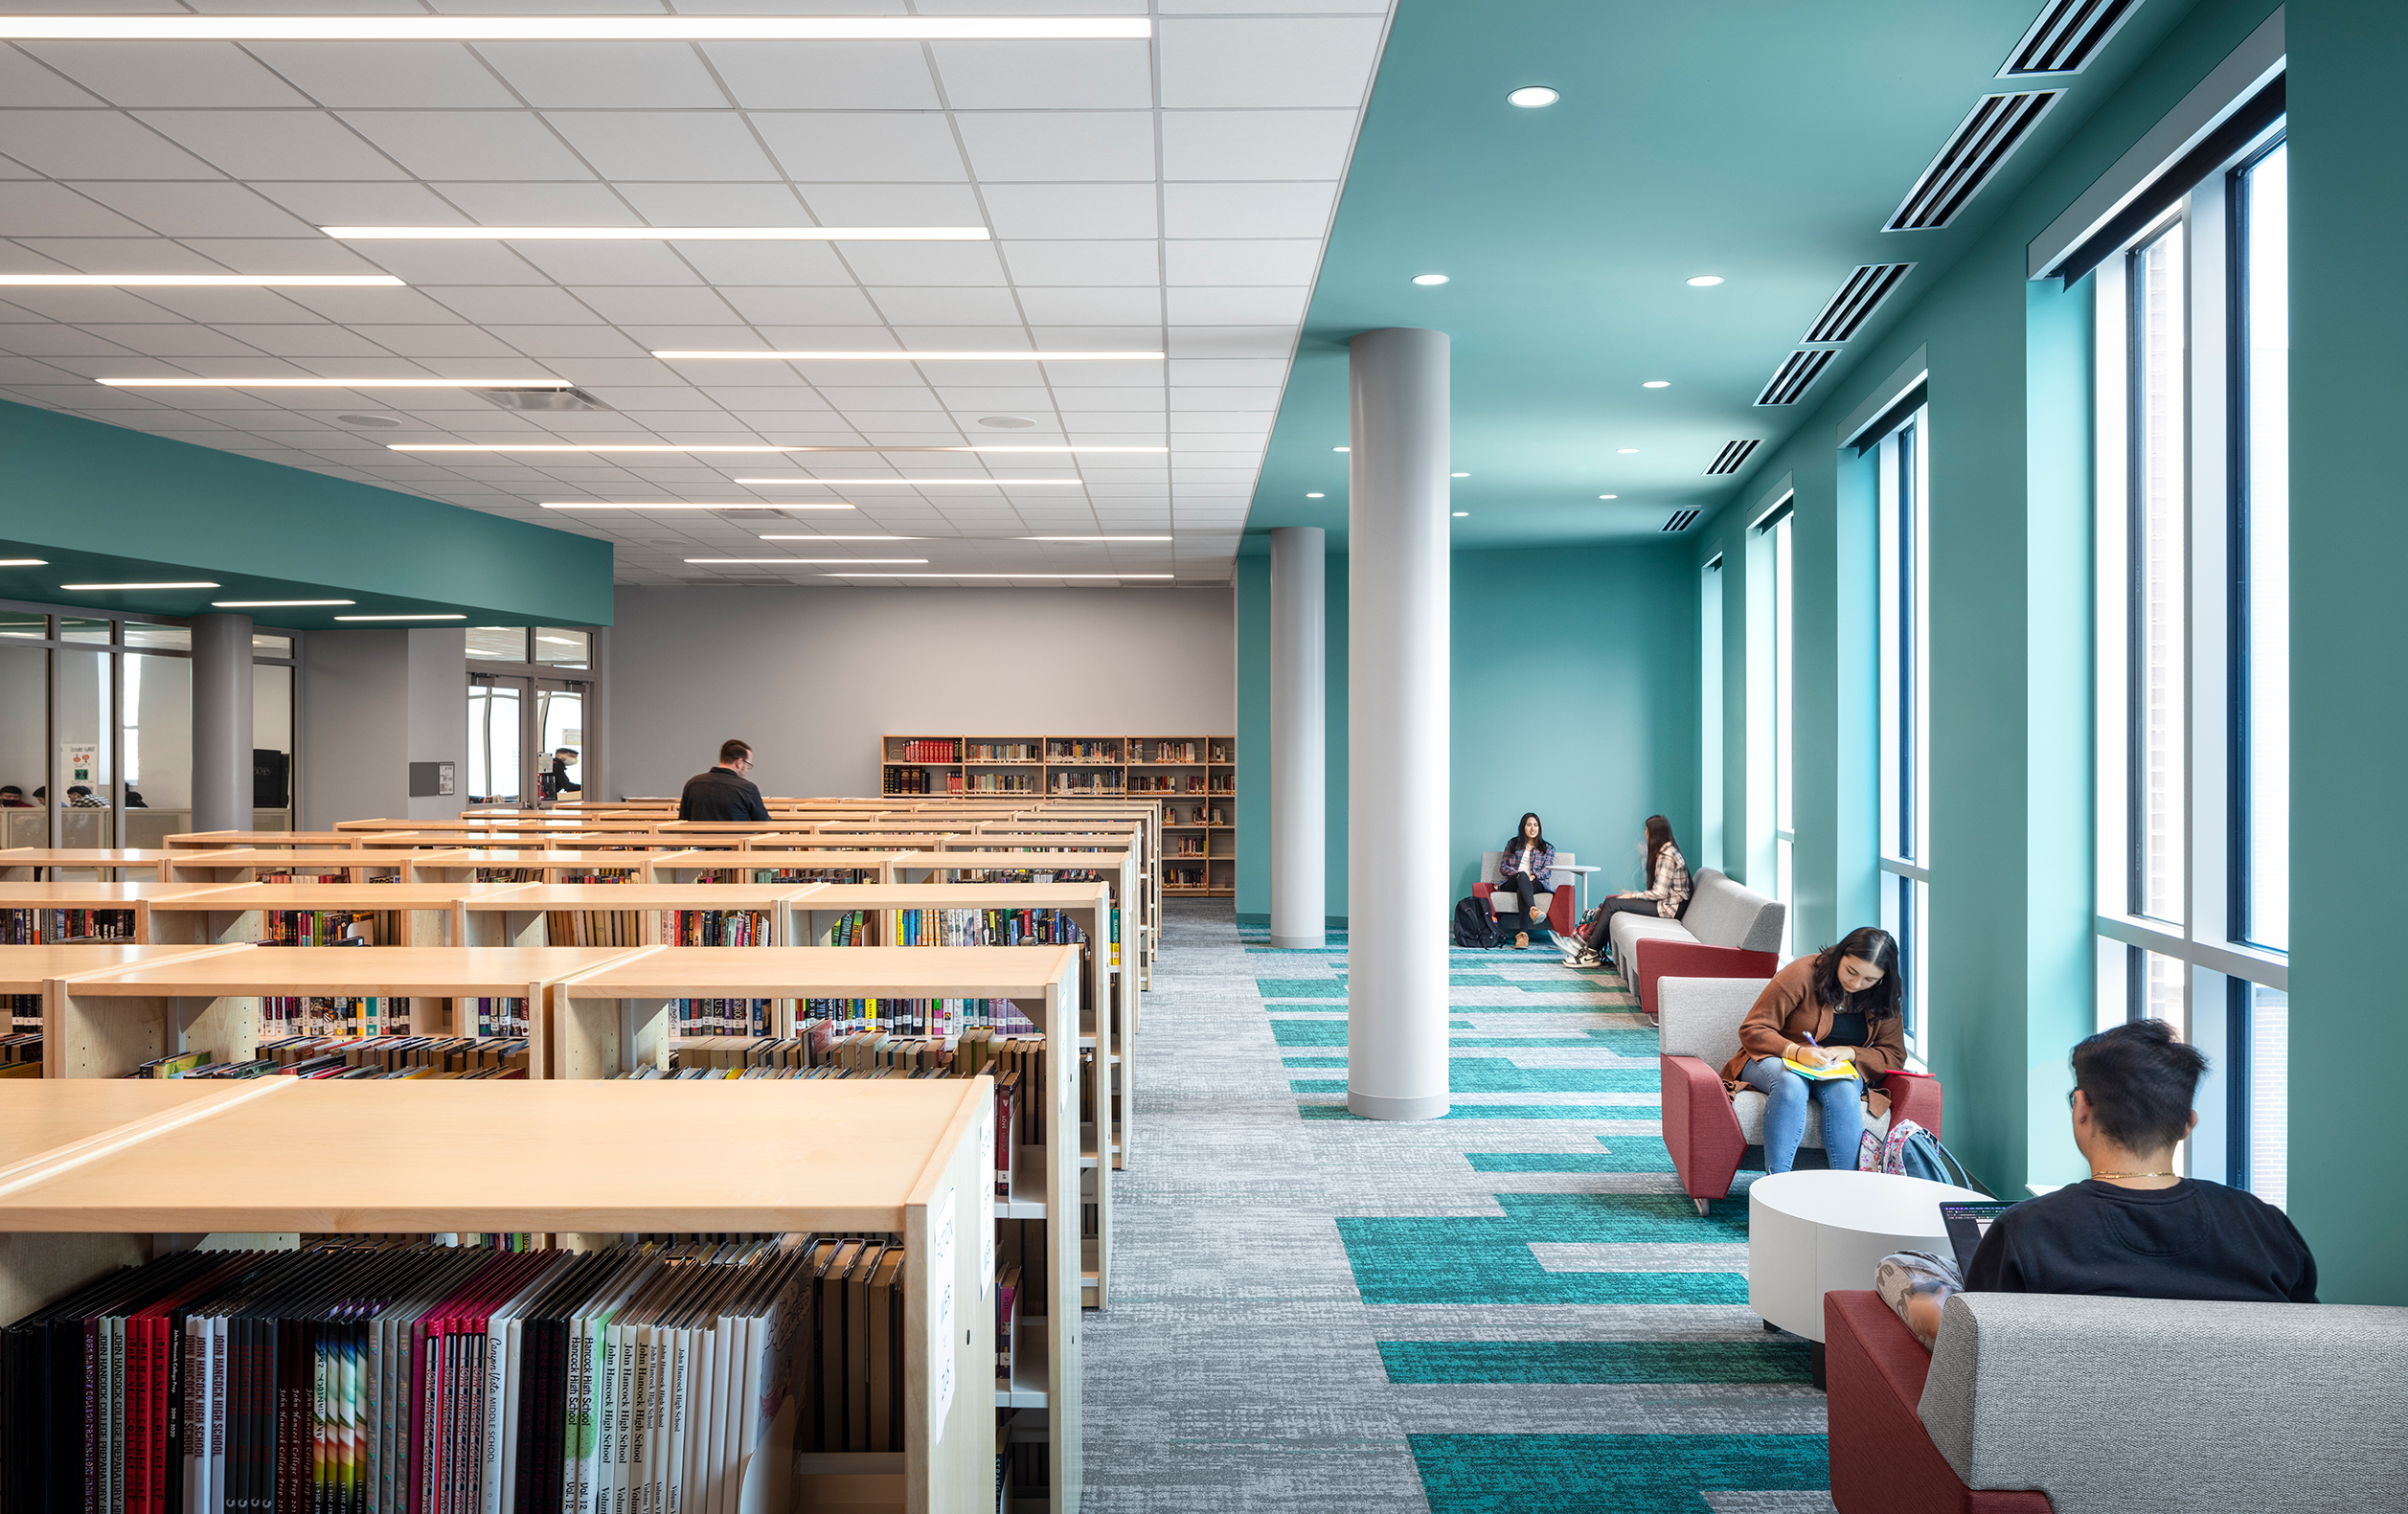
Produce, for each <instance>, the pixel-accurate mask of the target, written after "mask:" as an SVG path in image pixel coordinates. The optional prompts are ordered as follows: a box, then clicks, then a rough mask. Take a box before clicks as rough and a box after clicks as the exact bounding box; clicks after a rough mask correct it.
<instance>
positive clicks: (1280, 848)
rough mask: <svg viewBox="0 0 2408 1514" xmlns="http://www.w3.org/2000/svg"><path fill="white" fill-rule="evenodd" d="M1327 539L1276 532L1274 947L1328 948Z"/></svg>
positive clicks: (1300, 529) (1307, 531)
mask: <svg viewBox="0 0 2408 1514" xmlns="http://www.w3.org/2000/svg"><path fill="white" fill-rule="evenodd" d="M1327 534H1328V533H1327V532H1325V531H1322V529H1321V528H1320V527H1318V526H1281V527H1277V528H1274V529H1273V531H1271V944H1272V945H1273V946H1278V947H1286V948H1290V949H1293V948H1297V947H1307V946H1324V945H1327V944H1328V943H1329V931H1328V925H1329V915H1328V909H1329V904H1328V898H1327V889H1326V881H1327V879H1328V876H1329V797H1328V794H1327V792H1326V790H1327V788H1328V784H1329V732H1328V729H1327V726H1328V721H1329V667H1328V662H1329V592H1328V579H1327V577H1326V576H1325V571H1326V565H1327V561H1328V558H1327V551H1326V548H1325V545H1324V542H1325V538H1326V536H1327Z"/></svg>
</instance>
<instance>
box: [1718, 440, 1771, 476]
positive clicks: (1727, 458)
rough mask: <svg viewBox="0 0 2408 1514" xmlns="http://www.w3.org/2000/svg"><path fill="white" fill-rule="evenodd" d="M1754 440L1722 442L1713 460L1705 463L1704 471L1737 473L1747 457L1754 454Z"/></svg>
mask: <svg viewBox="0 0 2408 1514" xmlns="http://www.w3.org/2000/svg"><path fill="white" fill-rule="evenodd" d="M1758 440H1759V441H1761V438H1760V439H1758ZM1756 445H1757V443H1756V441H1726V442H1724V443H1723V444H1722V450H1721V451H1719V452H1717V453H1715V455H1714V461H1713V462H1712V463H1707V464H1706V471H1707V472H1708V473H1709V474H1713V473H1737V472H1738V471H1739V469H1741V468H1743V467H1745V466H1747V460H1748V459H1749V458H1751V457H1754V456H1755V455H1756Z"/></svg>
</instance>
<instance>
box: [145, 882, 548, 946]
mask: <svg viewBox="0 0 2408 1514" xmlns="http://www.w3.org/2000/svg"><path fill="white" fill-rule="evenodd" d="M154 887H157V888H161V889H173V890H179V891H182V892H179V893H172V894H168V895H163V896H161V897H159V898H154V899H146V900H144V901H143V906H142V908H143V919H144V921H145V927H144V929H145V933H146V934H145V935H144V936H143V937H142V939H144V940H148V941H159V942H162V943H165V944H170V945H197V944H206V943H210V942H216V941H227V942H239V941H261V940H264V939H265V937H264V935H263V933H264V932H265V931H266V929H267V922H266V921H265V920H264V919H263V918H262V915H265V914H266V913H267V912H270V911H279V912H295V913H303V914H307V913H315V912H321V911H341V912H345V913H352V912H371V913H375V914H377V915H384V916H386V918H385V919H383V920H381V921H379V922H378V929H377V933H376V934H377V938H376V941H375V944H376V945H378V946H452V945H457V944H459V943H460V937H459V936H458V935H456V934H455V927H454V920H453V915H454V914H455V912H456V907H457V906H458V905H459V903H460V901H461V900H463V899H468V898H479V897H484V896H487V895H490V894H494V893H510V892H512V891H515V890H518V889H524V888H529V887H532V885H529V884H523V883H219V884H180V883H168V884H158V885H154Z"/></svg>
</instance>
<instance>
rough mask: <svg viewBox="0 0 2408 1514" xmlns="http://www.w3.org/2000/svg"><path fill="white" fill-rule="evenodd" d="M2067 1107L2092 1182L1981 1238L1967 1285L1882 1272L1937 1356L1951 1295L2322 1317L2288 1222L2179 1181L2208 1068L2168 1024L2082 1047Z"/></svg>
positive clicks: (2012, 1216)
mask: <svg viewBox="0 0 2408 1514" xmlns="http://www.w3.org/2000/svg"><path fill="white" fill-rule="evenodd" d="M2072 1061H2073V1065H2074V1087H2073V1091H2072V1092H2071V1093H2069V1094H2067V1095H2066V1096H2065V1101H2066V1103H2067V1104H2068V1105H2069V1106H2071V1108H2072V1112H2073V1121H2074V1144H2075V1146H2076V1147H2078V1148H2079V1150H2080V1152H2081V1154H2082V1160H2083V1161H2084V1162H2085V1163H2087V1164H2089V1166H2090V1179H2089V1181H2088V1182H2085V1183H2074V1184H2068V1185H2067V1186H2064V1187H2061V1188H2058V1189H2057V1190H2056V1192H2054V1193H2044V1194H2042V1195H2040V1196H2039V1197H2038V1198H2032V1199H2026V1200H2024V1201H2023V1202H2022V1203H2020V1204H2017V1205H2016V1206H2015V1207H2014V1208H2012V1209H2009V1210H2007V1211H2006V1212H2005V1213H2004V1214H2001V1215H2000V1216H1999V1217H1998V1218H1997V1219H1996V1220H1995V1221H1993V1222H1992V1223H1991V1225H1990V1227H1989V1230H1988V1232H1987V1233H1986V1234H1984V1235H1983V1237H1982V1244H1981V1245H1980V1247H1978V1248H1977V1249H1976V1250H1975V1251H1974V1253H1973V1260H1972V1263H1971V1265H1969V1266H1968V1267H1966V1269H1965V1277H1964V1279H1963V1280H1962V1282H1960V1281H1959V1279H1958V1278H1957V1277H1956V1274H1955V1269H1954V1268H1953V1267H1951V1266H1949V1264H1948V1263H1947V1262H1946V1261H1945V1260H1944V1259H1942V1258H1940V1257H1935V1256H1927V1255H1924V1254H1920V1253H1917V1252H1905V1253H1900V1254H1896V1255H1892V1256H1885V1257H1883V1258H1882V1259H1881V1265H1880V1269H1879V1272H1878V1275H1877V1282H1878V1284H1879V1287H1880V1291H1881V1296H1882V1298H1883V1299H1887V1300H1888V1301H1889V1304H1890V1307H1891V1308H1892V1309H1894V1310H1896V1311H1897V1315H1898V1318H1899V1319H1901V1320H1904V1321H1905V1322H1906V1324H1907V1328H1909V1329H1911V1330H1913V1331H1914V1332H1915V1335H1916V1338H1917V1339H1919V1340H1920V1341H1921V1342H1922V1343H1923V1344H1924V1345H1931V1343H1932V1340H1933V1338H1934V1337H1935V1336H1937V1335H1938V1334H1939V1331H1940V1318H1941V1311H1942V1306H1943V1305H1944V1304H1945V1303H1946V1302H1947V1301H1948V1296H1949V1295H1950V1294H1954V1293H1960V1292H1963V1293H2083V1294H2100V1295H2105V1296H2107V1297H2110V1298H2117V1299H2205V1300H2210V1301H2215V1302H2225V1303H2314V1302H2315V1301H2316V1258H2315V1256H2314V1254H2311V1253H2310V1252H2309V1251H2308V1249H2307V1242H2306V1240H2304V1239H2302V1238H2301V1236H2300V1232H2299V1230H2298V1227H2296V1226H2294V1225H2293V1224H2292V1223H2291V1220H2290V1216H2289V1215H2286V1214H2284V1213H2283V1211H2282V1210H2281V1209H2276V1208H2275V1207H2274V1206H2273V1205H2271V1204H2268V1203H2267V1202H2265V1201H2264V1200H2263V1199H2260V1198H2259V1197H2258V1196H2257V1195H2256V1194H2254V1193H2250V1192H2246V1191H2244V1190H2242V1189H2240V1188H2231V1187H2226V1186H2224V1185H2222V1184H2220V1183H2202V1182H2200V1181H2198V1180H2197V1179H2195V1178H2186V1177H2184V1176H2182V1175H2181V1173H2180V1172H2179V1171H2178V1170H2177V1168H2178V1166H2179V1153H2180V1151H2181V1148H2182V1141H2183V1138H2184V1137H2186V1136H2188V1135H2190V1134H2191V1131H2192V1127H2193V1126H2195V1125H2197V1124H2198V1122H2199V1117H2198V1114H2197V1113H2196V1112H2195V1111H2194V1110H2192V1107H2191V1105H2192V1099H2193V1098H2195V1097H2196V1096H2197V1095H2198V1090H2199V1079H2200V1078H2201V1077H2202V1076H2204V1075H2205V1074H2206V1073H2207V1070H2208V1059H2207V1057H2206V1055H2205V1054H2204V1053H2202V1052H2201V1051H2199V1049H2198V1048H2197V1047H2194V1046H2190V1045H2187V1044H2185V1043H2184V1042H2182V1041H2179V1040H2177V1039H2175V1036H2174V1028H2173V1027H2172V1026H2169V1025H2168V1024H2167V1023H2166V1022H2165V1021H2163V1020H2134V1021H2131V1022H2128V1023H2127V1024H2124V1025H2120V1026H2113V1027H2110V1028H2107V1029H2104V1030H2101V1031H2100V1032H2099V1033H2098V1034H2097V1035H2094V1036H2090V1037H2088V1038H2086V1039H2084V1040H2082V1041H2080V1042H2079V1043H2077V1044H2076V1046H2075V1048H2074V1053H2073V1057H2072Z"/></svg>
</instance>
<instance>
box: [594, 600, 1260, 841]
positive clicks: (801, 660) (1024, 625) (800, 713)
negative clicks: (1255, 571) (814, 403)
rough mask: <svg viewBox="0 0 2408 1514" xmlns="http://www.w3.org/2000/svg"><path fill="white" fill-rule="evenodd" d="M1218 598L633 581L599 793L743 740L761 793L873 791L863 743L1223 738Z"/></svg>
mask: <svg viewBox="0 0 2408 1514" xmlns="http://www.w3.org/2000/svg"><path fill="white" fill-rule="evenodd" d="M1235 612H1236V600H1235V599H1234V597H1233V595H1232V594H1231V592H1230V591H1228V590H1225V589H867V588H864V589H771V588H726V589H684V588H680V589H633V588H623V589H621V590H620V591H619V593H618V612H617V617H616V623H615V624H614V626H613V627H612V631H611V636H610V651H609V659H610V669H609V678H610V710H609V714H608V719H609V740H610V784H611V790H610V792H609V793H607V794H604V793H601V792H597V793H596V794H595V796H594V797H596V798H598V799H601V798H616V797H618V796H619V795H621V794H674V793H676V792H677V790H678V786H679V785H680V784H682V783H683V782H684V781H685V780H687V779H689V778H691V777H693V775H694V774H696V773H698V772H700V771H702V770H703V769H704V768H706V767H709V766H710V765H711V764H712V763H713V762H714V761H716V760H717V757H718V745H719V742H720V741H721V740H723V739H725V738H726V737H729V736H738V737H741V738H742V739H744V740H746V741H749V742H751V743H752V744H753V746H754V749H755V751H756V753H757V755H758V758H757V759H758V761H759V764H760V766H759V768H758V770H757V771H756V772H755V773H754V775H753V777H754V780H755V781H757V782H758V783H760V784H761V791H762V792H763V793H766V794H794V795H810V794H875V793H876V792H877V791H878V761H877V739H878V737H879V736H881V735H885V734H932V735H1072V734H1081V735H1188V734H1193V735H1220V734H1236V732H1237V729H1238V714H1237V711H1238V699H1237V621H1236V613H1235Z"/></svg>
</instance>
